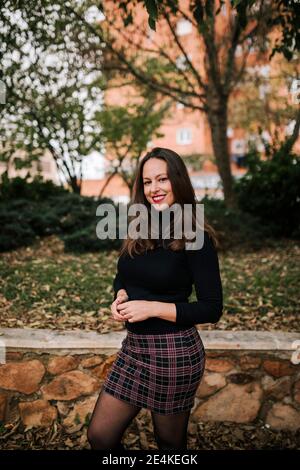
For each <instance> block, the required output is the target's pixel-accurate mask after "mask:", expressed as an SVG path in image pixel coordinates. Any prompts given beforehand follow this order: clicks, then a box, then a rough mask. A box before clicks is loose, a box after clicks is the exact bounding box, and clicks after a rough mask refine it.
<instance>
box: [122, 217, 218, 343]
mask: <svg viewBox="0 0 300 470" xmlns="http://www.w3.org/2000/svg"><path fill="white" fill-rule="evenodd" d="M171 213H172V212H171ZM161 220H162V219H161V214H160V217H159V221H160V223H161ZM193 284H194V286H195V292H196V297H197V301H195V302H189V301H188V299H189V297H190V295H191V293H192V286H193ZM113 288H114V291H115V295H114V299H115V298H116V294H117V292H118V290H119V289H125V290H126V292H127V294H128V297H129V301H130V300H148V301H159V302H168V303H174V304H175V306H176V322H173V321H169V320H163V319H161V318H149V319H147V320H145V321H141V322H134V323H129V322H128V321H126V322H125V326H126V328H127V329H128V330H129V331H132V332H134V333H140V334H159V333H167V332H174V331H179V330H182V329H187V328H190V327H191V326H193V325H196V324H201V323H217V322H218V321H219V319H220V317H221V315H222V310H223V292H222V283H221V277H220V270H219V261H218V256H217V252H216V249H215V247H214V245H213V242H212V240H211V239H210V237H209V235H208V232H206V231H205V232H204V243H203V246H202V248H200V249H197V250H187V249H183V250H180V251H172V250H171V249H170V248H169V247H168V240H163V236H162V232H161V226H160V228H159V239H158V240H156V247H155V248H154V249H153V250H147V251H146V252H144V253H142V254H140V255H134V257H133V258H131V257H130V256H129V255H128V254H126V255H122V256H121V257H119V258H118V263H117V273H116V276H115V278H114V281H113ZM149 305H150V304H149ZM150 308H151V306H150Z"/></svg>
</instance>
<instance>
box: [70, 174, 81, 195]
mask: <svg viewBox="0 0 300 470" xmlns="http://www.w3.org/2000/svg"><path fill="white" fill-rule="evenodd" d="M68 183H69V185H70V186H71V188H72V191H73V193H75V194H80V189H81V184H80V182H79V183H78V180H77V178H76V176H72V177H71V178H70V180H69V181H68Z"/></svg>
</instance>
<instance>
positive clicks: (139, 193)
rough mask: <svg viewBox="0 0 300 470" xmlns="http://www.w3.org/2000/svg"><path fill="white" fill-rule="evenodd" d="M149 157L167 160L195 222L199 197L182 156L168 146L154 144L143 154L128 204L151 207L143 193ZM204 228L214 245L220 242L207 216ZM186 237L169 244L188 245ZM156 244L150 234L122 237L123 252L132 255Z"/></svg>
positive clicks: (180, 197)
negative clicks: (144, 237) (148, 235)
mask: <svg viewBox="0 0 300 470" xmlns="http://www.w3.org/2000/svg"><path fill="white" fill-rule="evenodd" d="M150 158H160V159H162V160H164V161H165V162H166V163H167V174H168V178H169V179H170V182H171V186H172V191H173V194H174V200H175V202H176V203H177V204H179V205H180V206H181V208H183V205H184V204H191V205H192V209H193V210H192V213H193V222H194V223H195V213H196V204H197V199H196V195H195V191H194V188H193V186H192V183H191V180H190V177H189V174H188V171H187V168H186V166H185V163H184V161H183V159H182V158H181V157H180V156H179V155H178V154H177V153H176V152H174V151H173V150H170V149H167V148H162V147H155V148H154V149H152V150H151V151H150V152H148V153H147V154H146V155H145V156H144V157H143V158H142V160H141V161H140V163H139V166H138V169H137V173H136V176H135V180H134V185H133V192H132V198H131V201H130V203H129V205H131V204H144V205H145V206H146V208H147V210H148V213H150V211H151V204H150V203H149V201H148V200H147V198H146V196H145V194H144V184H143V168H144V165H145V163H146V162H147V161H148V160H150ZM129 219H130V217H129ZM203 228H204V230H206V231H207V232H208V234H209V236H210V238H211V239H212V241H213V244H214V246H215V247H216V248H218V247H219V242H218V239H217V235H216V232H215V230H214V229H213V227H212V226H211V225H210V224H209V223H208V222H207V221H206V220H205V218H204V227H203ZM185 241H186V239H185V237H184V236H183V238H181V239H174V240H172V241H171V242H170V244H169V248H170V249H171V250H173V251H179V250H183V249H184V248H185ZM154 247H155V242H154V241H153V240H151V238H149V237H148V239H143V238H138V239H131V238H129V237H128V238H127V239H124V240H123V244H122V246H121V249H120V256H121V255H123V254H127V253H128V254H129V256H131V257H133V254H134V253H136V254H141V253H143V252H144V251H146V250H148V249H150V250H152V249H153V248H154Z"/></svg>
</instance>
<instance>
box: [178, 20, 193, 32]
mask: <svg viewBox="0 0 300 470" xmlns="http://www.w3.org/2000/svg"><path fill="white" fill-rule="evenodd" d="M191 32H192V23H191V22H190V21H188V20H186V19H184V18H182V19H180V20H179V21H178V22H177V25H176V33H177V34H178V36H185V35H186V34H190V33H191Z"/></svg>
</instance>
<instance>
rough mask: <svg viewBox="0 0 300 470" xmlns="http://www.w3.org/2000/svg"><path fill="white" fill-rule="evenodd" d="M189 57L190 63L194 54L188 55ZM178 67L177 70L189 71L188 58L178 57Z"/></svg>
mask: <svg viewBox="0 0 300 470" xmlns="http://www.w3.org/2000/svg"><path fill="white" fill-rule="evenodd" d="M187 57H188V58H189V60H190V61H191V60H192V54H187ZM176 65H177V68H178V69H179V70H186V69H187V67H188V65H187V60H186V58H185V56H184V55H183V54H182V55H180V56H178V57H177V59H176Z"/></svg>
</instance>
